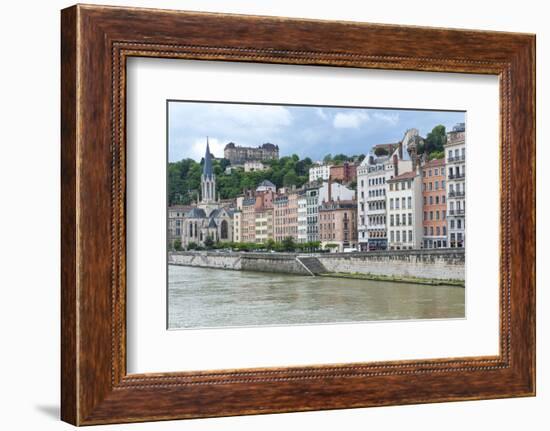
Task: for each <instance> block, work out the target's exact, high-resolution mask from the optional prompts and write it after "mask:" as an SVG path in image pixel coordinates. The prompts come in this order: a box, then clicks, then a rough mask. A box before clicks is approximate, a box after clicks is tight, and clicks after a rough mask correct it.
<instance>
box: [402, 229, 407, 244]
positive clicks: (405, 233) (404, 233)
mask: <svg viewBox="0 0 550 431" xmlns="http://www.w3.org/2000/svg"><path fill="white" fill-rule="evenodd" d="M405 241H407V231H406V230H404V231H403V242H405Z"/></svg>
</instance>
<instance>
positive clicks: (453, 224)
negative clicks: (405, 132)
mask: <svg viewBox="0 0 550 431" xmlns="http://www.w3.org/2000/svg"><path fill="white" fill-rule="evenodd" d="M454 228H455V221H454V220H451V229H454Z"/></svg>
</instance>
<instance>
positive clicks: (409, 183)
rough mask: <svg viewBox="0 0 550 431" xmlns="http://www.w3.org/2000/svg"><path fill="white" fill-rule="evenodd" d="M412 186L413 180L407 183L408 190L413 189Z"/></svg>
mask: <svg viewBox="0 0 550 431" xmlns="http://www.w3.org/2000/svg"><path fill="white" fill-rule="evenodd" d="M411 184H412V181H411V180H409V181H407V188H408V189H410V188H411Z"/></svg>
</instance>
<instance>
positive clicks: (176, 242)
mask: <svg viewBox="0 0 550 431" xmlns="http://www.w3.org/2000/svg"><path fill="white" fill-rule="evenodd" d="M174 250H176V251H182V250H183V248H182V246H181V239H179V238H178V239H176V240H174Z"/></svg>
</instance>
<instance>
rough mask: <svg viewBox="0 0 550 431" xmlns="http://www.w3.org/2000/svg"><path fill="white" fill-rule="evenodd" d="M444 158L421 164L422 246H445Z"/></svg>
mask: <svg viewBox="0 0 550 431" xmlns="http://www.w3.org/2000/svg"><path fill="white" fill-rule="evenodd" d="M445 178H446V176H445V159H434V160H430V161H428V162H426V163H425V164H424V166H422V199H423V205H422V212H423V214H422V216H423V217H422V228H423V239H422V247H423V248H442V247H447V200H446V199H447V197H446V195H447V193H446V188H445Z"/></svg>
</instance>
